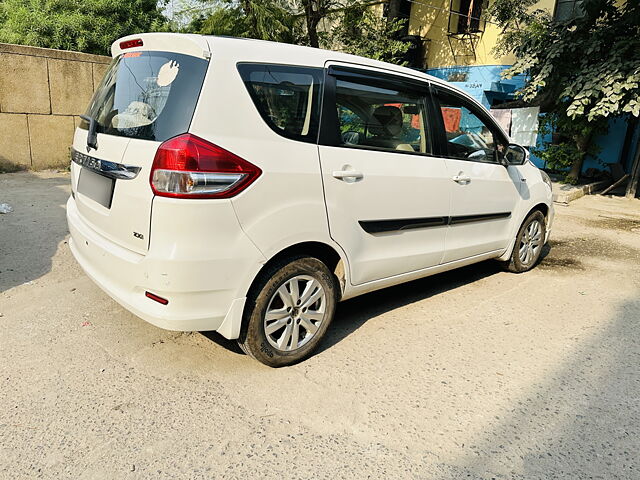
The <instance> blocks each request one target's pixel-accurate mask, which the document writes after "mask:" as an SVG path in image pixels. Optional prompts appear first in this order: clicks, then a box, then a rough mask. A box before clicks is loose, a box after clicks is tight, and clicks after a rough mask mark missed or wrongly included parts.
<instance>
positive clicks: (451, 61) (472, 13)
mask: <svg viewBox="0 0 640 480" xmlns="http://www.w3.org/2000/svg"><path fill="white" fill-rule="evenodd" d="M490 1H492V0H490ZM407 3H409V4H410V5H411V10H410V15H409V22H408V34H409V35H418V36H420V37H421V38H422V39H423V40H424V44H425V48H424V49H423V53H424V56H423V61H424V63H425V66H426V68H428V69H435V68H442V67H452V66H461V65H468V66H472V65H511V64H512V63H513V62H514V58H513V57H512V56H500V57H498V56H496V55H495V53H494V52H493V49H494V47H495V45H496V42H497V40H498V37H499V35H500V29H499V27H498V26H497V25H495V24H494V23H491V22H489V21H487V20H486V9H487V6H488V4H489V1H487V0H473V1H472V0H412V1H408V0H407ZM579 3H580V2H579V1H577V2H576V1H572V0H559V1H558V0H541V1H539V2H538V3H537V4H536V5H535V6H534V7H533V8H534V9H543V10H546V11H548V12H549V13H551V14H553V13H554V12H556V4H558V14H562V12H565V11H566V8H567V7H569V8H571V7H573V6H574V5H577V4H579Z"/></svg>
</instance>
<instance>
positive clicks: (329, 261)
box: [236, 241, 347, 338]
mask: <svg viewBox="0 0 640 480" xmlns="http://www.w3.org/2000/svg"><path fill="white" fill-rule="evenodd" d="M296 256H309V257H314V258H317V259H318V260H320V261H321V262H323V263H324V264H325V265H326V266H327V268H329V271H331V272H332V273H333V274H334V277H335V279H336V281H337V286H338V295H339V296H340V297H342V295H343V293H344V286H345V284H346V271H347V268H346V264H345V262H346V258H345V257H344V256H343V255H341V254H340V253H339V252H338V250H337V249H336V248H335V247H334V246H332V245H329V244H327V243H324V242H319V241H305V242H300V243H296V244H293V245H289V246H288V247H286V248H283V249H281V250H280V251H278V252H277V253H276V254H274V255H272V256H271V258H269V260H267V261H266V262H265V263H264V265H262V267H261V268H260V269H259V270H258V272H257V273H256V275H254V277H253V280H252V281H251V284H250V285H249V287H248V288H247V290H246V296H247V297H248V296H249V295H251V294H252V293H253V292H252V290H253V289H254V288H256V286H257V285H258V284H259V282H261V281H262V276H263V275H264V274H265V272H267V271H269V269H270V268H271V266H272V265H274V264H276V263H278V262H281V261H282V260H284V259H285V258H292V257H296ZM336 300H337V301H340V298H337V299H336ZM248 307H249V305H248V304H247V303H244V305H243V308H242V315H241V321H240V325H239V338H244V335H246V328H247V321H248V318H247V308H248ZM236 338H238V337H236Z"/></svg>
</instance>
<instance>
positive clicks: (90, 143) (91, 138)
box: [80, 115, 98, 151]
mask: <svg viewBox="0 0 640 480" xmlns="http://www.w3.org/2000/svg"><path fill="white" fill-rule="evenodd" d="M80 118H81V119H82V120H84V121H85V122H87V123H89V133H88V134H87V147H88V148H87V151H89V149H91V148H93V149H94V150H97V149H98V134H97V133H96V128H97V127H98V121H97V120H96V119H95V118H93V117H90V116H89V115H80Z"/></svg>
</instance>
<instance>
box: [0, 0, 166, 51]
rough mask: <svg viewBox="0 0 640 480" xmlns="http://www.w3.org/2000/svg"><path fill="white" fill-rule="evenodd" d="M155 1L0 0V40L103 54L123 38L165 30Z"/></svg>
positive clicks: (162, 18)
mask: <svg viewBox="0 0 640 480" xmlns="http://www.w3.org/2000/svg"><path fill="white" fill-rule="evenodd" d="M164 22H165V19H164V17H163V16H162V13H161V10H160V8H159V6H158V3H157V0H2V1H0V42H4V43H17V44H22V45H32V46H36V47H47V48H58V49H63V50H76V51H80V52H86V53H96V54H100V55H105V54H108V53H109V48H110V46H111V43H112V42H113V41H114V40H115V39H117V38H119V37H122V36H125V35H129V34H133V33H140V32H148V31H155V30H162V29H164Z"/></svg>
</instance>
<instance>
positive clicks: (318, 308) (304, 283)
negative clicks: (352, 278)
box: [263, 275, 327, 352]
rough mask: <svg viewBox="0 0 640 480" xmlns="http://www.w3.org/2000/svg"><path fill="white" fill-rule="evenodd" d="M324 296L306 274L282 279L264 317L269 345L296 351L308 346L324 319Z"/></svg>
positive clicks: (318, 284)
mask: <svg viewBox="0 0 640 480" xmlns="http://www.w3.org/2000/svg"><path fill="white" fill-rule="evenodd" d="M326 304H327V302H326V294H325V291H324V288H322V285H321V284H320V282H318V281H317V280H316V279H315V278H313V277H311V276H309V275H297V276H295V277H293V278H290V279H288V280H286V281H285V282H284V283H283V284H282V285H280V287H278V289H277V290H276V292H275V293H274V294H273V296H272V297H271V300H270V301H269V305H268V306H267V310H266V313H265V316H264V322H263V325H264V333H265V335H266V337H267V340H268V341H269V343H270V344H271V346H273V347H275V348H277V349H278V350H281V351H287V352H289V351H292V350H296V349H298V348H300V347H302V346H304V345H305V344H306V343H308V342H309V341H310V340H311V339H312V338H313V336H314V335H315V334H316V332H317V331H318V329H319V328H320V325H321V323H322V322H323V320H324V318H325V311H326Z"/></svg>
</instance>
